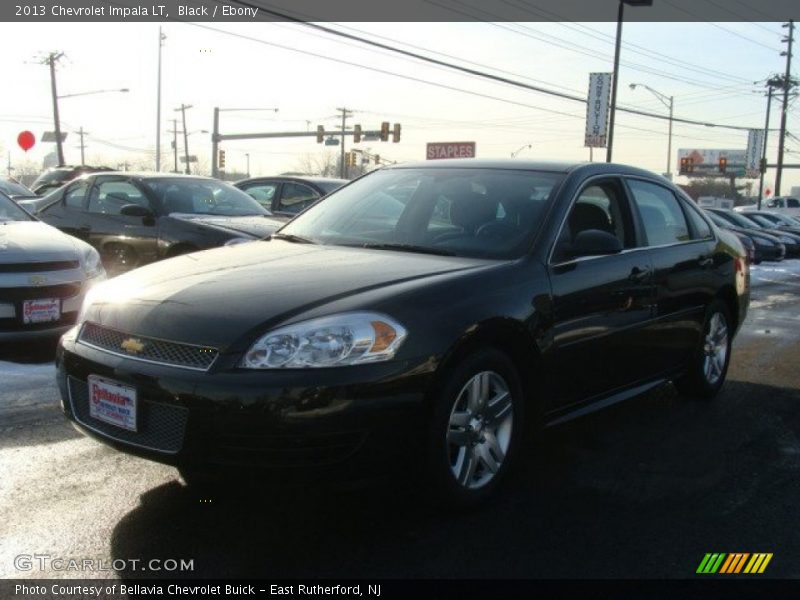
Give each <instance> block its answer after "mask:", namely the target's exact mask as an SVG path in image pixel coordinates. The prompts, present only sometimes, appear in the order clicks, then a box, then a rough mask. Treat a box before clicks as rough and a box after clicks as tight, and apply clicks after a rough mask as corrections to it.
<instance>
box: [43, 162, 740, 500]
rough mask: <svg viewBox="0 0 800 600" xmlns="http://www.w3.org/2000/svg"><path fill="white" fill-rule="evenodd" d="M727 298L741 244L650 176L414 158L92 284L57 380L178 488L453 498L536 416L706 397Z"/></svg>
mask: <svg viewBox="0 0 800 600" xmlns="http://www.w3.org/2000/svg"><path fill="white" fill-rule="evenodd" d="M409 188H410V189H411V190H412V192H411V193H410V194H405V193H404V194H401V196H402V198H403V199H402V200H401V199H398V196H397V195H395V194H394V193H393V192H397V190H408V189H409ZM748 302H749V271H748V266H747V261H746V259H745V257H744V252H743V249H742V246H741V244H739V242H738V241H737V239H736V238H735V237H734V236H733V235H731V234H729V233H726V232H724V231H721V230H719V229H718V228H717V227H716V226H714V225H713V224H712V223H711V222H710V221H709V220H707V218H706V217H705V216H703V214H702V213H701V212H700V211H699V210H698V209H697V207H696V206H694V203H693V202H692V201H691V199H689V198H688V197H687V196H685V195H684V193H683V192H682V191H680V190H679V189H678V188H676V187H675V186H673V185H672V184H670V183H668V182H666V181H665V180H664V179H663V178H661V177H659V176H657V175H653V174H651V173H649V172H647V171H643V170H640V169H635V168H631V167H625V166H621V165H614V164H604V163H594V164H592V163H589V164H586V163H584V164H558V163H533V162H531V163H525V162H520V161H479V160H454V161H446V162H445V161H435V162H434V161H431V162H429V163H422V164H410V165H406V166H402V167H394V168H388V169H382V170H378V171H375V172H373V173H371V174H369V175H366V176H365V177H362V178H361V179H358V180H356V181H355V182H353V183H352V184H350V185H348V186H347V187H345V188H342V189H341V190H339V191H336V192H334V193H333V194H331V195H329V196H327V197H326V198H324V199H322V200H321V201H320V202H318V203H316V204H315V205H314V206H312V207H311V208H309V209H308V210H306V211H305V212H303V213H302V214H300V215H298V216H297V217H296V218H295V219H294V220H292V221H291V222H290V223H289V224H287V225H286V226H285V227H283V228H282V229H281V230H280V231H279V232H278V233H276V234H274V235H273V236H271V239H269V240H264V241H259V242H253V243H249V244H238V245H234V246H230V247H225V248H220V249H217V250H212V251H209V252H206V253H204V255H203V257H202V260H197V259H196V258H194V257H192V256H185V257H178V258H175V259H172V260H169V261H164V262H161V263H157V264H153V265H149V266H146V267H143V268H141V269H137V270H136V271H134V272H131V273H128V274H126V275H123V276H121V277H118V278H116V279H112V280H110V281H109V282H108V283H107V284H102V285H101V286H99V287H97V288H94V291H93V292H92V293H91V294H90V297H89V298H87V299H86V301H85V303H84V307H83V310H82V312H81V316H80V320H79V325H78V326H76V327H75V328H74V329H73V330H72V331H71V332H70V333H68V334H67V335H65V336H64V337H63V338H62V340H61V343H60V346H59V350H58V353H57V359H56V362H57V372H58V383H59V387H60V390H61V394H62V398H63V403H62V407H63V410H64V412H65V414H66V415H67V417H68V418H69V419H71V420H72V421H73V422H74V423H75V425H76V426H77V427H78V429H80V430H82V431H83V432H85V433H87V434H88V435H91V436H94V437H95V438H97V439H98V440H101V441H103V442H105V443H108V444H110V445H112V446H114V447H116V448H118V449H120V450H122V451H125V452H130V453H133V454H137V455H141V456H144V457H148V458H151V459H153V460H157V461H162V462H165V463H169V464H174V465H176V466H178V468H179V469H180V471H181V473H182V474H183V476H184V478H185V479H186V480H187V481H188V482H190V483H192V482H198V481H204V480H206V481H207V480H208V478H211V479H213V478H214V477H219V476H221V475H222V474H225V475H226V476H231V475H235V474H240V475H241V476H243V477H245V478H247V479H249V480H251V481H252V480H257V481H265V482H266V481H269V482H271V484H272V483H275V484H278V483H281V482H284V481H286V480H287V479H289V478H290V477H294V474H301V475H302V476H309V475H310V476H313V477H315V478H317V479H319V478H323V477H335V478H337V479H340V478H343V477H344V478H349V477H358V478H363V477H365V476H367V475H387V474H388V475H391V476H393V477H395V478H397V477H400V475H399V473H401V472H403V471H400V470H399V469H401V468H403V466H411V472H412V473H414V474H415V475H420V476H424V477H425V478H426V479H427V480H428V481H429V482H430V487H428V488H426V489H430V490H431V491H432V492H436V493H437V495H440V496H441V497H442V498H444V499H445V500H446V501H449V502H452V503H472V502H476V501H479V500H482V499H484V498H485V497H486V496H488V495H489V494H491V492H492V491H493V490H494V489H495V488H496V486H497V485H498V484H499V483H500V482H501V481H502V479H503V477H504V476H505V475H506V474H507V472H508V470H509V468H510V467H511V466H512V465H513V463H514V461H515V458H516V457H517V451H518V449H519V446H520V445H521V444H528V443H529V442H530V441H531V437H530V435H531V434H532V433H533V432H535V431H536V429H537V426H538V425H554V424H557V423H561V422H563V421H565V420H568V419H571V418H574V417H577V416H580V415H583V414H585V413H588V412H590V411H592V410H595V409H598V408H601V407H603V406H607V405H609V404H611V403H613V402H617V401H621V400H624V399H627V398H630V397H633V396H636V395H638V394H641V393H642V392H644V391H646V390H648V389H651V388H653V387H654V386H658V385H660V384H662V383H663V382H665V381H666V380H670V379H672V380H674V381H675V382H676V384H677V386H678V387H679V389H680V390H681V391H682V392H683V393H685V394H686V395H688V396H690V397H695V398H711V397H713V396H715V395H716V394H717V392H718V391H719V390H720V388H721V386H722V385H723V382H724V381H725V375H726V372H727V369H728V363H729V360H730V356H731V342H732V340H733V337H734V335H735V334H736V332H737V331H738V329H739V327H740V326H741V324H742V321H743V320H744V318H745V315H746V313H747V307H748ZM654 443H658V442H657V440H654Z"/></svg>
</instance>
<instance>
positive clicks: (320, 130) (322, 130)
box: [317, 125, 325, 144]
mask: <svg viewBox="0 0 800 600" xmlns="http://www.w3.org/2000/svg"><path fill="white" fill-rule="evenodd" d="M323 139H325V128H324V127H323V126H322V125H317V143H318V144H321V143H322V140H323Z"/></svg>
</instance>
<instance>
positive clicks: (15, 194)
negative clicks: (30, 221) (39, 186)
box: [0, 178, 38, 202]
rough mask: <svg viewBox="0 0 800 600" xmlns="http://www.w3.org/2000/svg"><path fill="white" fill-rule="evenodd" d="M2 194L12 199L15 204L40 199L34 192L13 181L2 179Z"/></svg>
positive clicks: (0, 184) (0, 181)
mask: <svg viewBox="0 0 800 600" xmlns="http://www.w3.org/2000/svg"><path fill="white" fill-rule="evenodd" d="M0 192H2V193H3V194H5V195H6V196H8V197H9V198H11V199H12V200H13V201H14V202H20V201H21V200H29V199H32V198H38V196H37V195H36V194H34V193H33V191H32V190H29V189H28V188H27V187H25V186H24V185H22V184H21V183H20V182H18V181H14V180H13V179H3V178H0Z"/></svg>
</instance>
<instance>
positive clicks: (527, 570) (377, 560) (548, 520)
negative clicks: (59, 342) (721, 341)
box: [111, 381, 800, 579]
mask: <svg viewBox="0 0 800 600" xmlns="http://www.w3.org/2000/svg"><path fill="white" fill-rule="evenodd" d="M798 407H800V391H798V390H796V389H789V388H774V387H770V386H765V385H758V384H752V383H744V382H738V381H729V382H728V383H727V384H726V387H725V389H724V391H723V393H722V394H721V396H720V397H719V398H718V399H717V400H716V401H713V402H702V401H691V400H684V399H681V398H680V397H678V396H677V394H676V393H675V391H674V389H673V388H672V387H671V386H664V387H662V388H660V389H658V390H655V391H653V392H651V393H649V394H647V395H645V396H642V397H640V398H638V399H636V400H634V401H629V402H626V403H623V404H620V405H617V406H615V407H612V408H610V409H607V410H605V411H603V412H600V413H596V414H593V415H589V416H587V417H585V418H583V419H579V420H577V421H574V422H571V423H567V424H565V425H562V426H560V427H558V428H552V429H549V430H546V431H545V432H543V433H542V434H541V435H540V436H539V439H538V440H537V441H536V442H534V443H532V444H531V445H530V446H528V447H527V449H526V451H525V456H524V460H523V462H522V464H521V465H520V468H519V469H518V470H517V471H516V472H515V473H514V474H513V476H512V477H511V478H510V480H509V481H508V482H507V485H506V486H505V489H503V490H501V493H500V495H499V496H498V497H497V498H496V499H495V501H494V502H493V503H492V504H490V505H487V506H484V507H481V508H477V509H472V510H470V511H453V510H448V509H443V508H441V507H435V506H433V505H431V503H429V502H428V501H427V499H426V496H425V491H424V490H419V489H415V488H414V486H413V485H411V484H388V483H382V484H380V485H374V486H367V487H362V488H356V489H350V490H337V491H333V490H330V489H326V488H324V487H321V486H309V487H306V488H297V489H294V490H270V489H261V490H260V491H255V490H250V491H244V492H242V493H239V494H221V495H219V496H217V495H214V496H213V497H212V496H209V497H207V498H204V497H202V496H198V495H197V494H195V493H194V492H192V491H190V490H189V489H187V488H186V487H184V486H183V484H182V483H180V482H179V481H178V480H176V481H173V482H170V483H166V484H164V485H160V486H158V487H156V488H153V489H151V490H149V491H147V492H145V493H144V494H143V495H142V496H141V501H140V505H139V506H138V507H137V508H136V509H134V510H133V511H131V512H130V513H128V514H127V515H126V516H125V517H124V518H123V519H122V520H121V521H120V522H119V523H118V524H117V525H116V527H115V529H114V532H113V534H112V537H111V555H112V559H120V558H121V559H131V558H144V559H149V558H161V559H166V558H173V559H186V560H193V561H194V563H193V564H194V571H193V572H174V573H164V572H159V573H152V572H148V573H141V572H134V571H125V572H121V573H119V575H120V576H121V577H122V578H124V579H128V578H135V577H140V576H159V577H161V576H166V577H170V576H173V577H221V578H226V577H272V578H274V577H282V578H293V577H312V578H315V577H316V578H323V577H329V578H330V577H340V578H346V577H367V578H388V577H396V578H407V577H423V578H424V577H436V578H469V577H472V578H476V577H477V578H482V577H522V578H544V577H556V578H561V577H563V578H573V577H599V578H605V577H623V578H626V577H659V578H664V577H677V578H683V577H690V576H692V575H693V574H694V572H695V569H696V567H697V564H698V563H699V561H700V559H702V557H703V554H704V553H706V552H712V551H714V552H717V551H729V552H733V551H739V552H741V551H745V552H774V553H775V556H776V558H775V560H774V561H773V563H772V564H771V566H770V574H771V575H772V576H780V575H782V576H797V574H798V573H797V572H792V571H791V569H793V568H794V567H793V566H792V565H791V563H792V561H789V560H781V557H782V556H783V557H789V556H796V555H797V554H798V552H800V541H799V540H798V539H797V536H796V535H794V534H793V530H794V528H793V527H792V526H788V527H787V522H786V518H787V515H788V514H789V513H787V506H793V505H794V502H795V500H796V497H797V492H798V491H800V489H799V488H800V486H799V485H798V481H800V478H798V474H799V473H800V441H799V440H800V411H798V410H797V409H798Z"/></svg>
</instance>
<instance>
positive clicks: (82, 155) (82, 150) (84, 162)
mask: <svg viewBox="0 0 800 600" xmlns="http://www.w3.org/2000/svg"><path fill="white" fill-rule="evenodd" d="M73 133H76V134H78V135H79V136H80V138H81V146H80V148H81V166H83V165H85V164H86V160H85V159H84V149H85V148H86V144H84V143H83V137H84V136H86V135H89V132H88V131H84V130H83V127H81V128H80V129H79V130H78V131H74V132H73Z"/></svg>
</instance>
